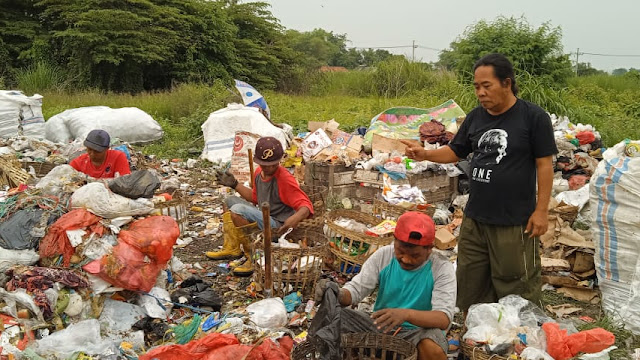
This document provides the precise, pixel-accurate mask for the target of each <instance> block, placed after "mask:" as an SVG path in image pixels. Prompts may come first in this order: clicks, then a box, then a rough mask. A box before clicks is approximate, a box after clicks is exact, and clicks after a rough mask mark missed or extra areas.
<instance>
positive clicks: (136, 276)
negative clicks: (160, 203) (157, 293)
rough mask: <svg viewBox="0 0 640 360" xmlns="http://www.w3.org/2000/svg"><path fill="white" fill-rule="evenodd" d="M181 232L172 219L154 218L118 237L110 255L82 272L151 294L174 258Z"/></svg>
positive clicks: (96, 261) (143, 221) (135, 225)
mask: <svg viewBox="0 0 640 360" xmlns="http://www.w3.org/2000/svg"><path fill="white" fill-rule="evenodd" d="M179 235H180V230H179V228H178V223H177V222H176V221H175V220H174V219H173V218H172V217H169V216H152V217H149V218H146V219H143V220H138V221H136V222H134V223H132V224H131V226H130V227H129V230H123V231H121V232H120V234H118V245H116V246H114V247H113V250H112V252H111V253H110V254H107V255H105V256H103V257H102V258H101V259H100V260H94V261H92V262H90V263H88V264H87V265H85V266H83V267H82V268H83V269H84V270H85V271H86V272H88V273H90V274H94V275H97V276H98V277H100V278H101V279H103V280H105V281H107V282H108V283H110V284H112V285H115V286H118V287H121V288H124V289H127V290H134V291H139V290H142V291H150V290H151V288H153V286H154V285H155V283H156V279H157V277H158V274H159V273H160V271H161V270H162V269H163V268H164V267H165V266H166V265H167V262H168V261H169V259H171V256H172V255H173V245H174V244H175V243H176V240H177V239H178V236H179Z"/></svg>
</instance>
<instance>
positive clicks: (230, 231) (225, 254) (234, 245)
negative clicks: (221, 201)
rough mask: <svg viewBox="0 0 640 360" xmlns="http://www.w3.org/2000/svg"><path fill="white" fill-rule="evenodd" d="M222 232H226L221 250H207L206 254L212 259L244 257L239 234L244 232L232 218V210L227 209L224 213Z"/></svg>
mask: <svg viewBox="0 0 640 360" xmlns="http://www.w3.org/2000/svg"><path fill="white" fill-rule="evenodd" d="M222 232H223V234H224V242H223V243H222V249H221V250H219V251H207V253H206V255H207V257H208V258H209V259H212V260H235V259H239V258H241V257H242V249H240V242H239V240H240V239H239V236H238V234H242V232H241V231H239V229H238V228H236V226H235V225H233V221H232V220H231V212H229V211H227V212H226V213H224V214H222Z"/></svg>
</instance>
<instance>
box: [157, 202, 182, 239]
mask: <svg viewBox="0 0 640 360" xmlns="http://www.w3.org/2000/svg"><path fill="white" fill-rule="evenodd" d="M154 207H155V209H156V210H160V212H161V213H162V215H166V216H171V217H172V218H174V219H175V220H176V222H177V223H178V226H179V227H180V234H184V232H185V231H187V225H188V224H187V200H186V199H185V198H182V197H174V198H173V200H169V201H165V202H161V203H157V204H155V205H154Z"/></svg>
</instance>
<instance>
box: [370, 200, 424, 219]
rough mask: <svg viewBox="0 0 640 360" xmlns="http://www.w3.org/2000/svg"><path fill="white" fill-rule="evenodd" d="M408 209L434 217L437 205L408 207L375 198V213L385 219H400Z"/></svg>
mask: <svg viewBox="0 0 640 360" xmlns="http://www.w3.org/2000/svg"><path fill="white" fill-rule="evenodd" d="M407 211H418V212H421V213H424V214H427V215H429V216H430V217H432V216H433V214H434V213H435V212H436V208H435V206H431V205H429V207H427V208H426V209H424V210H418V209H406V208H403V207H402V206H398V205H392V204H389V203H388V202H386V201H384V200H379V199H373V213H374V215H376V216H380V217H382V218H383V219H389V220H398V218H399V217H400V215H402V214H404V213H406V212H407Z"/></svg>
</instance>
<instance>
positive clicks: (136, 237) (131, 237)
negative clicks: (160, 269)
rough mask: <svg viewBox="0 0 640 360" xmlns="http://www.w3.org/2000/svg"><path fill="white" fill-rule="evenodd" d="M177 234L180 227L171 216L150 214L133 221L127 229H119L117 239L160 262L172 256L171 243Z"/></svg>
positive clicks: (174, 241) (178, 234) (173, 242)
mask: <svg viewBox="0 0 640 360" xmlns="http://www.w3.org/2000/svg"><path fill="white" fill-rule="evenodd" d="M179 236H180V227H179V226H178V223H177V222H176V221H175V220H174V219H173V218H172V217H171V216H151V217H148V218H146V219H142V220H138V221H135V222H133V223H132V224H131V226H129V228H128V229H127V230H122V231H120V234H118V240H121V241H124V242H126V243H127V244H129V245H131V246H134V247H136V248H137V249H138V250H140V251H142V252H143V253H144V254H145V255H147V256H149V257H150V258H151V259H153V260H155V261H157V262H161V263H162V262H167V261H169V259H171V256H173V245H175V243H176V240H177V239H178V237H179Z"/></svg>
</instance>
